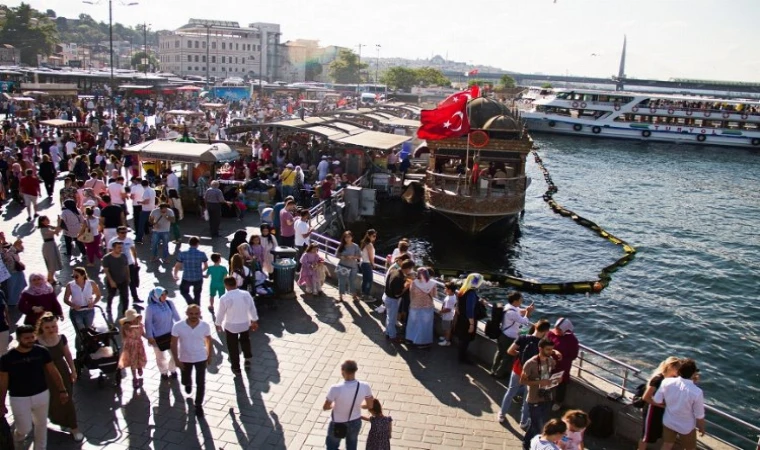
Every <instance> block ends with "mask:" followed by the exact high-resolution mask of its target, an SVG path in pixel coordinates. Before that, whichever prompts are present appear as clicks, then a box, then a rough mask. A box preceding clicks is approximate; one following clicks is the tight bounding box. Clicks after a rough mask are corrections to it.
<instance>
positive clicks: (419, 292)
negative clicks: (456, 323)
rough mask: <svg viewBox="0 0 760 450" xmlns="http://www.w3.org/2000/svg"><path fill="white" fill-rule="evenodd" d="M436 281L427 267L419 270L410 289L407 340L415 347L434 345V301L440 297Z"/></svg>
mask: <svg viewBox="0 0 760 450" xmlns="http://www.w3.org/2000/svg"><path fill="white" fill-rule="evenodd" d="M437 291H438V289H437V285H436V283H435V281H434V280H433V279H432V278H430V271H429V270H428V269H427V268H425V267H420V268H419V269H417V278H415V280H414V281H413V282H412V286H411V288H410V289H409V299H410V302H409V319H408V320H407V322H406V340H408V341H411V342H412V343H413V344H415V345H420V346H429V345H430V344H432V343H433V326H434V320H435V308H434V306H433V299H434V298H435V297H436V296H437V295H438V292H437Z"/></svg>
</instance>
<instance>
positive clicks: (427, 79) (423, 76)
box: [415, 67, 451, 87]
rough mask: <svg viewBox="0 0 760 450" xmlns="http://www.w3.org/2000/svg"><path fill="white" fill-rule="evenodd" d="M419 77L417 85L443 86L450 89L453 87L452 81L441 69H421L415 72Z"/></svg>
mask: <svg viewBox="0 0 760 450" xmlns="http://www.w3.org/2000/svg"><path fill="white" fill-rule="evenodd" d="M415 72H416V75H417V82H416V84H419V85H422V86H425V87H427V86H441V87H449V86H451V80H449V79H448V78H446V76H445V75H444V74H443V72H441V71H440V70H439V69H434V68H432V67H421V68H419V69H417V70H415Z"/></svg>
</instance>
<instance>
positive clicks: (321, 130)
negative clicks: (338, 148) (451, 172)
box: [252, 117, 411, 150]
mask: <svg viewBox="0 0 760 450" xmlns="http://www.w3.org/2000/svg"><path fill="white" fill-rule="evenodd" d="M252 127H264V128H268V127H280V128H286V129H292V130H300V131H304V132H308V133H312V134H317V135H320V136H324V137H326V138H327V139H329V140H330V141H332V142H334V143H336V144H343V145H354V146H359V147H366V148H374V149H378V150H390V149H392V148H394V147H397V146H399V145H401V144H402V143H404V142H406V141H408V140H410V139H411V136H400V135H397V134H390V133H381V132H379V131H370V130H365V129H364V128H361V127H358V126H356V125H355V124H353V123H349V122H343V121H340V120H338V119H335V118H332V117H306V118H304V119H303V120H301V119H294V120H285V121H282V122H271V123H263V124H259V125H252Z"/></svg>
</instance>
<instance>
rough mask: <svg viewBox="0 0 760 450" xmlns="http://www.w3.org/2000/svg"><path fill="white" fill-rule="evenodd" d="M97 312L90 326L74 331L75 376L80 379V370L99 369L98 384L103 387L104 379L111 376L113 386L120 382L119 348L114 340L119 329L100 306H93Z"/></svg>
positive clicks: (76, 328)
mask: <svg viewBox="0 0 760 450" xmlns="http://www.w3.org/2000/svg"><path fill="white" fill-rule="evenodd" d="M94 308H95V310H96V311H98V313H96V315H95V320H94V321H93V324H92V326H91V327H88V328H82V329H79V328H78V327H76V326H75V327H74V330H75V332H76V359H74V366H75V368H76V371H77V378H78V379H81V378H82V377H81V374H82V371H85V370H86V371H87V373H89V371H90V370H100V375H99V376H98V386H99V387H103V386H104V385H105V383H106V379H107V378H109V377H111V376H112V377H113V379H112V381H113V386H117V387H118V386H119V385H120V384H121V370H120V369H119V355H120V348H119V344H118V343H117V342H116V339H115V337H116V335H118V334H119V330H118V329H117V328H116V326H114V324H113V322H110V321H109V320H108V318H107V317H106V313H105V311H103V308H101V307H100V306H97V305H96V306H95V307H94Z"/></svg>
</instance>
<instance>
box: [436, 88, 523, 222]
mask: <svg viewBox="0 0 760 450" xmlns="http://www.w3.org/2000/svg"><path fill="white" fill-rule="evenodd" d="M468 111H469V112H468V117H469V120H470V133H469V135H465V136H463V137H458V138H448V139H441V140H430V141H428V142H427V145H428V148H429V150H430V153H429V163H428V167H427V170H426V173H425V179H424V192H425V205H426V206H427V208H428V209H430V210H432V211H435V212H436V213H439V214H441V215H443V216H444V217H446V218H447V219H449V220H450V221H451V222H453V223H454V224H455V225H456V226H457V227H458V228H459V229H461V230H463V231H464V232H466V233H467V234H469V235H471V236H474V235H479V234H481V233H484V232H486V231H487V230H490V229H494V228H498V227H496V226H495V224H497V223H503V224H505V225H506V226H509V225H510V224H514V222H515V219H516V218H517V217H518V216H519V215H520V214H521V213H522V211H523V210H524V209H525V190H526V189H527V187H528V185H529V178H527V177H526V176H525V160H526V156H527V155H528V153H529V152H530V151H531V148H532V147H533V139H531V137H530V135H529V134H528V132H527V129H526V128H525V123H524V122H523V121H522V120H521V119H520V117H519V114H518V112H517V110H516V109H510V108H509V107H507V106H506V105H505V104H503V103H501V102H498V101H496V100H492V99H488V98H483V97H479V98H476V99H473V100H471V101H470V102H469V104H468Z"/></svg>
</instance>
